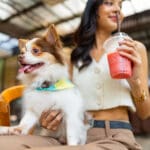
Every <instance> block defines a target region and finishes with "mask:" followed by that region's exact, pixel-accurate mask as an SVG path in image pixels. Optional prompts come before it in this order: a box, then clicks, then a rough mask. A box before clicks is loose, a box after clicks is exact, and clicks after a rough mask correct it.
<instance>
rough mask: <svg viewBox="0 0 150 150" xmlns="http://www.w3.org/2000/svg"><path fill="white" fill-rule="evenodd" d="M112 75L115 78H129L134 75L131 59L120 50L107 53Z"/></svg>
mask: <svg viewBox="0 0 150 150" xmlns="http://www.w3.org/2000/svg"><path fill="white" fill-rule="evenodd" d="M107 58H108V64H109V68H110V75H111V77H112V78H115V79H124V78H129V77H131V75H132V68H131V61H130V60H129V59H128V58H126V57H123V56H121V55H120V54H119V53H118V52H112V53H109V54H108V55H107Z"/></svg>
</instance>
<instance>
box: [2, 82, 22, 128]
mask: <svg viewBox="0 0 150 150" xmlns="http://www.w3.org/2000/svg"><path fill="white" fill-rule="evenodd" d="M23 90H24V86H23V85H17V86H13V87H10V88H8V89H6V90H4V91H3V92H2V93H0V126H9V125H10V118H9V117H10V102H12V101H13V100H15V99H17V98H19V97H21V96H22V92H23Z"/></svg>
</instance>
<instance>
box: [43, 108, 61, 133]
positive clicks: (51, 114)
mask: <svg viewBox="0 0 150 150" xmlns="http://www.w3.org/2000/svg"><path fill="white" fill-rule="evenodd" d="M62 118H63V114H62V112H61V111H60V110H47V111H44V112H43V113H42V115H41V117H40V124H41V126H42V127H44V128H46V129H49V130H52V131H56V130H57V129H58V127H59V125H60V123H61V121H62Z"/></svg>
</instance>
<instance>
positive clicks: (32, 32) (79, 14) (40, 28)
mask: <svg viewBox="0 0 150 150" xmlns="http://www.w3.org/2000/svg"><path fill="white" fill-rule="evenodd" d="M78 17H81V13H78V14H76V15H73V16H71V17H67V18H64V19H61V20H59V21H56V22H54V24H55V25H58V24H61V23H64V22H67V21H69V20H73V19H75V18H78ZM50 24H51V23H49V24H47V25H46V26H41V27H38V28H35V29H34V30H31V31H29V32H27V33H26V34H25V35H24V36H30V35H31V34H34V33H35V32H37V31H40V30H43V29H45V28H47V27H48V26H49V25H50Z"/></svg>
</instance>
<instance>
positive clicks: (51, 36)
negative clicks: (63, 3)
mask: <svg viewBox="0 0 150 150" xmlns="http://www.w3.org/2000/svg"><path fill="white" fill-rule="evenodd" d="M46 40H47V42H49V43H50V44H51V45H56V46H57V47H59V48H62V44H61V41H60V37H59V35H58V34H57V31H56V28H55V25H54V24H52V25H50V26H49V28H48V31H47V33H46Z"/></svg>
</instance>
